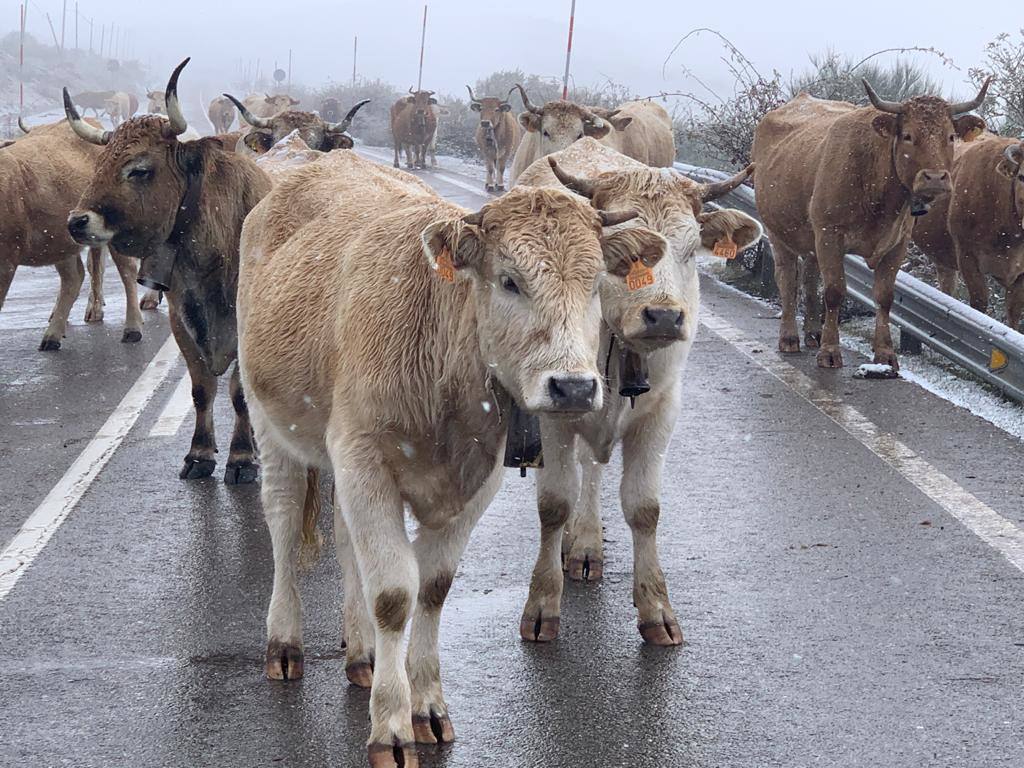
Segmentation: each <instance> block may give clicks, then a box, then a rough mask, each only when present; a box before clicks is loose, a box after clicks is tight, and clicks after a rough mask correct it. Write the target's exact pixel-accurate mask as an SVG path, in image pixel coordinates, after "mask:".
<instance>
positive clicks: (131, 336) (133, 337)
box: [121, 328, 142, 344]
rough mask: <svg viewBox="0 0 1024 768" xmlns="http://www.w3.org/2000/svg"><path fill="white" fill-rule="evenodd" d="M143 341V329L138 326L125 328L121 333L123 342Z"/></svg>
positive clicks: (135, 342) (134, 342)
mask: <svg viewBox="0 0 1024 768" xmlns="http://www.w3.org/2000/svg"><path fill="white" fill-rule="evenodd" d="M140 341H142V331H140V330H139V329H138V328H125V329H124V333H122V334H121V343H122V344H137V343H138V342H140Z"/></svg>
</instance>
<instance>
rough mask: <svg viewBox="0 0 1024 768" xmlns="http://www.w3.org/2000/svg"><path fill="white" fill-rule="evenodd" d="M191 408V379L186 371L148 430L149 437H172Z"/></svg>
mask: <svg viewBox="0 0 1024 768" xmlns="http://www.w3.org/2000/svg"><path fill="white" fill-rule="evenodd" d="M191 408H192V379H191V377H190V376H189V375H188V371H185V373H184V374H183V375H182V377H181V381H179V382H178V386H176V387H175V388H174V392H173V393H172V394H171V396H170V397H169V398H168V400H167V405H165V406H164V409H163V411H161V412H160V417H159V418H158V419H157V420H156V423H155V424H153V428H152V429H151V430H149V436H150V437H174V436H175V435H176V434H178V430H179V429H180V428H181V422H183V421H184V420H185V417H186V416H187V415H188V412H189V410H191Z"/></svg>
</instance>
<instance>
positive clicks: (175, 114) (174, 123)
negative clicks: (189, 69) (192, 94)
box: [164, 57, 192, 136]
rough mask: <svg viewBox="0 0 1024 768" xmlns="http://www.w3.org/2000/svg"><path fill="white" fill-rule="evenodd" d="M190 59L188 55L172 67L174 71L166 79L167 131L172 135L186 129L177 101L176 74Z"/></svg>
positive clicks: (177, 134)
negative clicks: (168, 78)
mask: <svg viewBox="0 0 1024 768" xmlns="http://www.w3.org/2000/svg"><path fill="white" fill-rule="evenodd" d="M191 60H192V58H191V57H188V58H186V59H185V60H184V61H183V62H181V64H179V65H178V66H176V67H175V68H174V71H173V72H171V79H170V80H168V81H167V90H165V91H164V104H165V105H166V109H167V122H168V123H170V125H168V132H169V133H171V134H172V135H174V136H181V134H183V133H184V132H185V131H187V130H188V120H186V119H185V115H184V113H182V111H181V103H180V102H179V101H178V75H180V74H181V70H183V69H184V68H185V65H186V64H188V63H189V62H190V61H191Z"/></svg>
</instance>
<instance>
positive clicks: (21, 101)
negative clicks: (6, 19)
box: [18, 3, 28, 115]
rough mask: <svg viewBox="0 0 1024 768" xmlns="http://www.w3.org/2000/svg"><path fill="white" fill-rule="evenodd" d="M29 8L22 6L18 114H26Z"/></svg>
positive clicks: (23, 4)
mask: <svg viewBox="0 0 1024 768" xmlns="http://www.w3.org/2000/svg"><path fill="white" fill-rule="evenodd" d="M27 10H28V7H27V5H26V4H25V3H22V4H21V44H20V51H19V53H18V59H19V64H18V114H19V115H23V114H25V13H26V11H27Z"/></svg>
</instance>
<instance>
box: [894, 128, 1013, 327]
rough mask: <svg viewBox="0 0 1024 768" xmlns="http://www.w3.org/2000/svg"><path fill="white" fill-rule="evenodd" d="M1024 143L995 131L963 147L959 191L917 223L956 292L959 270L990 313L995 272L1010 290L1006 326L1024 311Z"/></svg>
mask: <svg viewBox="0 0 1024 768" xmlns="http://www.w3.org/2000/svg"><path fill="white" fill-rule="evenodd" d="M1022 164H1024V142H1022V141H1021V140H1020V139H1010V138H1004V137H1002V136H993V135H991V134H989V135H986V136H984V137H983V138H981V139H978V140H977V141H972V142H971V143H970V144H961V145H960V146H959V147H957V152H956V159H955V160H954V162H953V192H952V194H951V195H950V196H949V198H947V199H946V200H944V201H942V202H941V203H939V204H936V206H935V208H934V210H933V211H932V212H931V213H930V214H928V215H927V216H924V217H922V218H920V219H918V220H917V222H916V223H915V224H914V242H915V243H917V245H918V247H920V248H921V250H922V251H924V252H925V253H926V254H928V256H929V257H931V259H932V261H933V262H935V267H936V269H937V271H938V275H939V286H940V287H941V288H942V290H944V291H945V292H946V293H948V294H950V295H952V294H953V292H954V290H955V288H956V272H957V268H958V267H959V270H960V274H961V275H962V276H963V278H964V283H965V284H966V285H967V292H968V294H969V296H970V302H971V306H972V307H974V308H975V309H977V310H979V311H981V312H986V311H988V296H989V290H988V281H987V279H986V275H992V276H993V277H995V278H996V279H997V280H999V282H1000V283H1002V284H1003V287H1004V288H1005V289H1006V324H1007V325H1009V326H1010V327H1011V328H1016V327H1017V326H1018V325H1019V323H1020V320H1021V314H1022V313H1024V169H1022Z"/></svg>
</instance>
